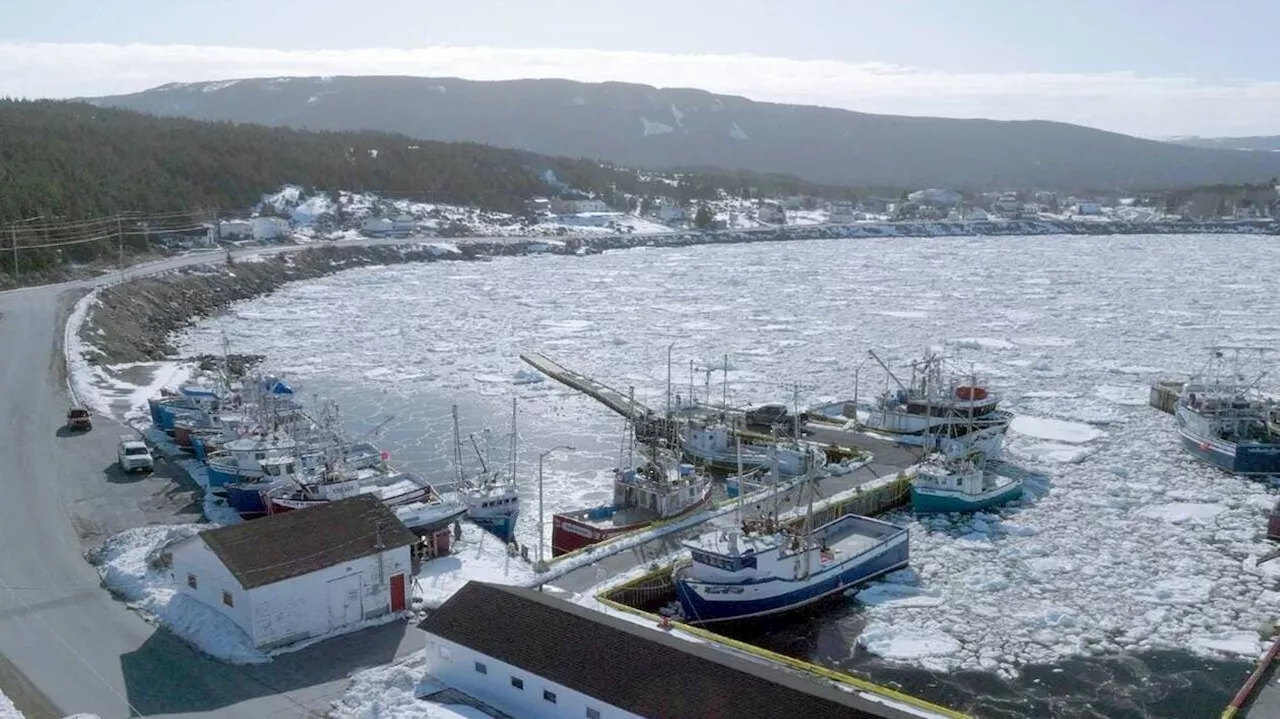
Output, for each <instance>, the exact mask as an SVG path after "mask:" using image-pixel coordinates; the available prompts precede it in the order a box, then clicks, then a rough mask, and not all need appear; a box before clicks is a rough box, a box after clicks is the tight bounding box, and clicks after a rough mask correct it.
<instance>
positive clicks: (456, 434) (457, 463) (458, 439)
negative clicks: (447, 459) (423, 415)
mask: <svg viewBox="0 0 1280 719" xmlns="http://www.w3.org/2000/svg"><path fill="white" fill-rule="evenodd" d="M453 476H454V479H455V483H456V484H457V485H459V486H461V485H462V482H463V472H462V432H461V430H459V429H458V405H456V404H455V405H453Z"/></svg>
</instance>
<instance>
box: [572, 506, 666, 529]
mask: <svg viewBox="0 0 1280 719" xmlns="http://www.w3.org/2000/svg"><path fill="white" fill-rule="evenodd" d="M561 515H562V516H566V517H571V518H573V519H575V520H577V521H579V522H582V523H583V524H589V525H591V526H593V527H598V528H600V529H614V528H617V527H629V526H631V525H634V524H647V523H649V522H656V521H658V519H659V517H658V513H657V512H655V511H653V510H651V509H641V508H640V507H622V508H620V509H616V510H615V509H613V507H597V508H595V509H584V510H581V511H578V512H562V513H561Z"/></svg>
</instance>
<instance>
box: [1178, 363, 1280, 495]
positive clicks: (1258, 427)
mask: <svg viewBox="0 0 1280 719" xmlns="http://www.w3.org/2000/svg"><path fill="white" fill-rule="evenodd" d="M1210 351H1211V356H1210V358H1209V361H1208V363H1207V366H1206V370H1205V372H1203V373H1202V374H1201V375H1200V376H1199V377H1198V378H1197V379H1196V381H1192V382H1188V383H1187V384H1185V385H1183V388H1182V392H1181V394H1180V395H1179V397H1178V405H1177V407H1176V409H1175V412H1174V413H1175V415H1176V417H1177V419H1178V433H1179V435H1180V437H1181V438H1182V446H1183V448H1184V449H1185V450H1186V451H1187V452H1189V453H1190V454H1191V456H1193V457H1195V458H1196V459H1199V460H1200V461H1202V462H1206V463H1208V464H1211V465H1213V466H1215V467H1217V468H1219V469H1222V470H1225V471H1227V472H1230V473H1232V474H1237V475H1245V476H1266V475H1280V434H1277V433H1276V432H1275V431H1274V430H1275V428H1274V427H1273V418H1274V403H1273V402H1271V401H1270V400H1268V399H1267V398H1265V397H1263V396H1261V395H1260V394H1259V393H1258V389H1257V385H1258V383H1259V382H1260V381H1261V379H1262V377H1263V376H1264V375H1265V374H1266V373H1265V372H1263V371H1261V368H1260V367H1258V368H1256V369H1257V370H1258V371H1257V372H1256V374H1255V375H1254V376H1253V377H1252V378H1250V377H1249V375H1247V374H1246V372H1251V370H1250V368H1248V367H1246V365H1247V364H1249V362H1248V356H1249V355H1256V361H1257V363H1258V364H1259V365H1261V363H1262V362H1263V360H1264V359H1265V357H1266V355H1267V353H1268V352H1270V350H1269V349H1268V348H1264V347H1228V346H1220V347H1212V348H1210Z"/></svg>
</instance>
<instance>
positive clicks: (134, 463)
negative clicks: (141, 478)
mask: <svg viewBox="0 0 1280 719" xmlns="http://www.w3.org/2000/svg"><path fill="white" fill-rule="evenodd" d="M116 455H117V457H118V458H119V459H120V469H122V470H124V471H125V472H135V471H143V472H150V471H151V470H153V469H155V468H156V462H155V460H154V459H153V458H152V457H151V450H149V449H147V443H146V442H143V441H142V440H140V439H138V438H137V437H121V438H120V447H119V449H117V450H116Z"/></svg>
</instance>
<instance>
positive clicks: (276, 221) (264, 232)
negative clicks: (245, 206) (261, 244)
mask: <svg viewBox="0 0 1280 719" xmlns="http://www.w3.org/2000/svg"><path fill="white" fill-rule="evenodd" d="M252 222H253V239H255V240H274V239H277V238H280V237H284V236H285V235H288V234H289V221H288V220H286V219H284V218H283V217H255V218H253V221H252Z"/></svg>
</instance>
